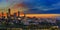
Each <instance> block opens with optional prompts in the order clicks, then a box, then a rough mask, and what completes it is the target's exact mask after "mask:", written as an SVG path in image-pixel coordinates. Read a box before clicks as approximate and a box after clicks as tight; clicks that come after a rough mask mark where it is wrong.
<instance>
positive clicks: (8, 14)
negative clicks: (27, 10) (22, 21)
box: [7, 8, 10, 18]
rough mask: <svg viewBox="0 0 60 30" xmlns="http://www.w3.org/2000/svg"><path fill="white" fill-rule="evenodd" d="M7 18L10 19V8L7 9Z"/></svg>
mask: <svg viewBox="0 0 60 30" xmlns="http://www.w3.org/2000/svg"><path fill="white" fill-rule="evenodd" d="M7 17H8V18H10V8H9V9H8V13H7Z"/></svg>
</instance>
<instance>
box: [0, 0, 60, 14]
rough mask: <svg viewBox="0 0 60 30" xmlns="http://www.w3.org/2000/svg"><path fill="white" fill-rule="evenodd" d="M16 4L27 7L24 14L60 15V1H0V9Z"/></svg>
mask: <svg viewBox="0 0 60 30" xmlns="http://www.w3.org/2000/svg"><path fill="white" fill-rule="evenodd" d="M17 3H23V4H25V5H26V6H27V8H28V12H26V13H39V14H60V0H0V9H4V8H9V7H10V6H13V5H15V4H17Z"/></svg>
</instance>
